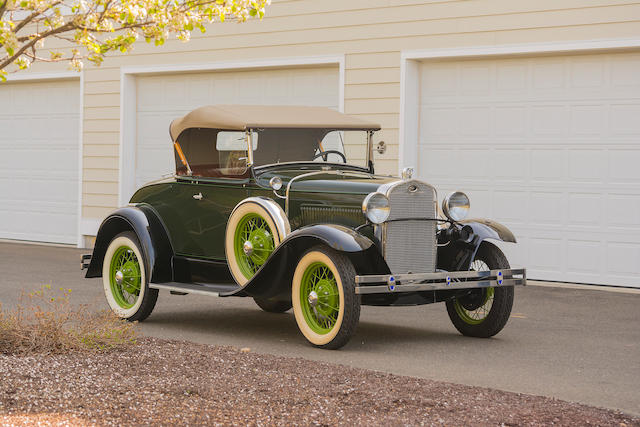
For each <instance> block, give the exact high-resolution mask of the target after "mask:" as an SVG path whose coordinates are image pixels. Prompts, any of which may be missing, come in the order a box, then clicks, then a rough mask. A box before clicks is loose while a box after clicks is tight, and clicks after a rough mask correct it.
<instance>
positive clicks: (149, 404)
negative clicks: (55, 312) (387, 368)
mask: <svg viewBox="0 0 640 427" xmlns="http://www.w3.org/2000/svg"><path fill="white" fill-rule="evenodd" d="M0 378H2V381H0V424H2V425H25V424H26V425H139V424H146V425H152V424H154V425H155V424H158V425H174V424H185V425H186V424H188V425H274V424H277V425H282V424H284V425H353V424H356V425H425V424H426V425H433V424H446V425H474V426H475V425H541V424H544V425H549V424H554V425H608V426H619V427H624V426H640V418H635V417H632V416H630V415H625V414H622V413H619V412H614V411H610V410H605V409H598V408H593V407H589V406H584V405H579V404H575V403H570V402H565V401H561V400H555V399H551V398H546V397H540V396H530V395H525V394H518V393H509V392H503V391H498V390H491V389H484V388H478V387H470V386H463V385H455V384H448V383H443V382H437V381H429V380H424V379H417V378H411V377H403V376H396V375H390V374H384V373H379V372H375V371H367V370H361V369H354V368H349V367H344V366H339V365H331V364H326V363H320V362H313V361H308V360H304V359H300V358H284V357H278V356H272V355H263V354H255V353H252V352H250V350H249V349H237V348H229V347H219V346H210V345H201V344H194V343H189V342H183V341H164V340H159V339H151V338H144V339H141V340H140V341H139V345H137V346H134V347H132V348H129V349H127V350H125V351H118V352H112V353H106V354H104V353H103V354H69V355H57V356H29V357H25V356H0Z"/></svg>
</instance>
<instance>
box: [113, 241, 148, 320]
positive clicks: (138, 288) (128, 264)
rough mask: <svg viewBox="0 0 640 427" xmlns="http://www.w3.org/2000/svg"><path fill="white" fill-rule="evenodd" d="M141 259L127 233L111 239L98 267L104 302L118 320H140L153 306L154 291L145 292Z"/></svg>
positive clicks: (143, 265)
mask: <svg viewBox="0 0 640 427" xmlns="http://www.w3.org/2000/svg"><path fill="white" fill-rule="evenodd" d="M145 268H146V265H145V259H144V256H143V254H142V250H141V249H140V243H139V242H138V238H137V237H136V235H135V234H134V233H133V232H131V231H126V232H123V233H120V234H118V235H117V236H115V237H114V238H113V240H111V243H109V246H108V247H107V251H106V252H105V255H104V261H103V264H102V284H103V288H104V294H105V296H106V298H107V303H108V304H109V307H110V308H111V310H112V311H113V312H114V313H115V314H116V315H117V316H118V317H120V318H122V319H127V320H131V321H135V320H144V319H146V318H147V317H148V316H149V315H150V314H151V311H152V310H153V308H154V307H155V304H156V301H157V299H158V290H157V289H149V286H148V283H147V277H146V271H145Z"/></svg>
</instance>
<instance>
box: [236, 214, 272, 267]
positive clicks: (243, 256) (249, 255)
mask: <svg viewBox="0 0 640 427" xmlns="http://www.w3.org/2000/svg"><path fill="white" fill-rule="evenodd" d="M233 240H234V242H233V248H234V255H235V257H236V260H237V262H238V267H239V268H240V271H241V272H242V274H243V275H244V276H245V277H246V278H247V279H250V278H251V277H253V275H254V274H256V272H257V271H258V270H259V269H260V267H262V266H263V265H264V263H265V262H266V261H267V258H269V255H271V253H272V252H273V250H274V249H275V246H276V245H275V240H274V236H273V233H272V231H271V229H270V228H269V224H268V223H267V221H265V219H264V218H262V217H261V216H260V215H258V214H256V213H249V214H247V215H245V216H244V217H242V218H241V219H240V221H239V222H238V225H237V227H236V230H235V234H234V239H233Z"/></svg>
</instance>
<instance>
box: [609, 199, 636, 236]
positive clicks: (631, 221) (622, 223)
mask: <svg viewBox="0 0 640 427" xmlns="http://www.w3.org/2000/svg"><path fill="white" fill-rule="evenodd" d="M605 217H606V218H607V222H608V223H609V224H610V226H612V227H622V228H625V229H626V228H631V229H636V230H640V193H636V194H609V195H608V196H607V202H606V203H605Z"/></svg>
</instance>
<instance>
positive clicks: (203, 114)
mask: <svg viewBox="0 0 640 427" xmlns="http://www.w3.org/2000/svg"><path fill="white" fill-rule="evenodd" d="M189 128H213V129H225V130H241V131H242V130H248V129H253V128H320V129H344V130H348V129H351V130H380V125H378V124H376V123H371V122H367V121H365V120H362V119H360V118H357V117H353V116H349V115H347V114H343V113H340V112H338V111H335V110H332V109H330V108H326V107H309V106H298V105H293V106H292V105H286V106H285V105H208V106H205V107H200V108H196V109H195V110H193V111H191V112H190V113H188V114H186V115H185V116H184V117H181V118H179V119H175V120H174V121H173V122H171V126H170V128H169V133H170V135H171V139H172V140H173V141H175V140H176V139H177V138H178V136H179V135H180V133H182V131H184V130H185V129H189Z"/></svg>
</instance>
